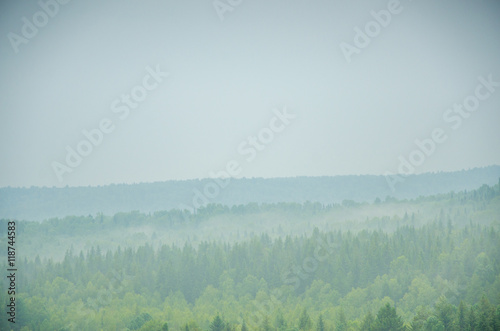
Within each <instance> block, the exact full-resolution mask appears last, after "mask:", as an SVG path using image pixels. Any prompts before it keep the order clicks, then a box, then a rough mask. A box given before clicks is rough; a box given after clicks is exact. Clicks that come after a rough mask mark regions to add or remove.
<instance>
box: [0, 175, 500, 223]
mask: <svg viewBox="0 0 500 331" xmlns="http://www.w3.org/2000/svg"><path fill="white" fill-rule="evenodd" d="M499 178H500V166H490V167H485V168H475V169H471V170H464V171H457V172H447V173H442V172H441V173H428V174H420V175H410V176H407V177H385V176H372V175H363V176H335V177H295V178H273V179H263V178H252V179H246V178H242V179H231V180H230V181H229V183H226V182H220V181H219V182H217V181H216V180H214V179H203V180H185V181H166V182H157V183H142V184H131V185H127V184H120V185H107V186H98V187H65V188H47V187H42V188H40V187H31V188H11V187H6V188H0V218H15V219H26V220H42V219H46V218H50V217H62V216H66V215H89V214H96V213H100V212H101V213H104V214H114V213H116V212H127V211H133V210H138V211H141V212H153V211H158V210H169V209H192V208H193V207H197V206H199V205H203V204H207V203H220V204H223V205H228V206H232V205H239V204H247V203H250V202H256V203H277V202H297V203H303V202H305V201H311V202H320V203H323V204H331V203H339V202H342V201H344V200H354V201H357V202H364V201H368V202H372V201H374V200H375V199H376V198H380V199H382V200H383V199H385V198H386V197H387V196H391V197H395V198H398V199H411V198H416V197H418V196H422V195H433V194H440V193H446V192H450V191H455V192H457V191H463V190H471V189H476V188H478V187H480V186H481V185H483V184H487V185H494V184H496V183H498V181H499ZM226 184H227V185H226ZM391 185H392V187H391ZM223 186H224V187H223Z"/></svg>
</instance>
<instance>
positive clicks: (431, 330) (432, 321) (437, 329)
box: [425, 315, 444, 331]
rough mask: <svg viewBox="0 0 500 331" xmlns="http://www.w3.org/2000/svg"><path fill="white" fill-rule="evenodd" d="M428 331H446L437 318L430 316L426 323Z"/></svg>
mask: <svg viewBox="0 0 500 331" xmlns="http://www.w3.org/2000/svg"><path fill="white" fill-rule="evenodd" d="M425 330H426V331H444V325H443V323H442V322H441V321H440V320H439V319H438V318H437V317H436V316H434V315H433V316H430V317H429V318H428V319H427V322H426V323H425Z"/></svg>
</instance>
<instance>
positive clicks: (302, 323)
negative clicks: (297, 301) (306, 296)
mask: <svg viewBox="0 0 500 331" xmlns="http://www.w3.org/2000/svg"><path fill="white" fill-rule="evenodd" d="M311 328H312V321H311V318H310V317H309V314H308V313H307V310H306V309H305V308H304V310H303V311H302V314H301V315H300V319H299V329H300V330H310V329H311Z"/></svg>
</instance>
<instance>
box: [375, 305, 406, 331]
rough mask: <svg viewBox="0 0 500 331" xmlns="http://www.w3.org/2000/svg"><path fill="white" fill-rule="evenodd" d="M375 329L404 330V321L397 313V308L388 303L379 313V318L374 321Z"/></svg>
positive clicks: (379, 330)
mask: <svg viewBox="0 0 500 331" xmlns="http://www.w3.org/2000/svg"><path fill="white" fill-rule="evenodd" d="M373 330H374V331H403V330H404V326H403V321H402V320H401V317H400V316H398V314H397V313H396V308H394V307H391V305H390V304H389V303H386V304H385V306H384V307H382V308H380V310H379V311H378V313H377V319H376V320H375V322H374V323H373Z"/></svg>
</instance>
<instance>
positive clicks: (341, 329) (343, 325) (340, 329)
mask: <svg viewBox="0 0 500 331" xmlns="http://www.w3.org/2000/svg"><path fill="white" fill-rule="evenodd" d="M345 330H347V320H346V318H345V314H344V309H343V308H342V307H340V312H339V316H338V320H337V324H336V327H335V331H345Z"/></svg>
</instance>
